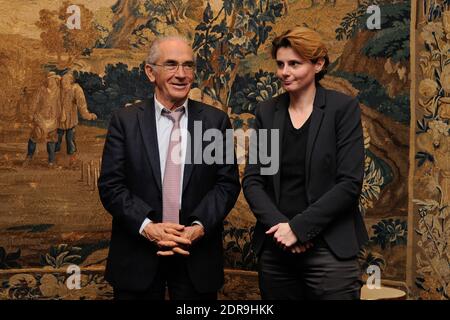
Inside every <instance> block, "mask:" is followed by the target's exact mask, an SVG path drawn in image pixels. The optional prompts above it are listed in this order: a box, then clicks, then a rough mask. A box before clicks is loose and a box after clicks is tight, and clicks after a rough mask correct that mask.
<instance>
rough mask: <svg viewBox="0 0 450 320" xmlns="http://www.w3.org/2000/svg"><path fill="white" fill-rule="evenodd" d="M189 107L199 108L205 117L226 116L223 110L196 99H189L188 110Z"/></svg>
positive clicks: (221, 117)
mask: <svg viewBox="0 0 450 320" xmlns="http://www.w3.org/2000/svg"><path fill="white" fill-rule="evenodd" d="M190 109H194V110H201V111H202V113H203V114H204V115H205V116H206V117H211V118H218V119H223V118H224V117H228V114H227V113H226V112H225V111H223V110H221V109H219V108H217V107H214V106H212V105H209V104H206V103H203V102H200V101H197V100H192V99H189V103H188V110H190ZM188 112H189V111H188Z"/></svg>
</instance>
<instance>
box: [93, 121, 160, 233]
mask: <svg viewBox="0 0 450 320" xmlns="http://www.w3.org/2000/svg"><path fill="white" fill-rule="evenodd" d="M126 161H127V159H126V155H125V133H124V129H123V125H122V124H121V121H120V119H119V117H118V115H117V113H114V114H113V116H112V118H111V121H110V125H109V129H108V133H107V136H106V141H105V146H104V149H103V157H102V167H101V173H100V177H99V179H98V190H99V195H100V200H101V202H102V204H103V206H104V207H105V209H106V210H107V211H108V212H109V213H110V214H111V215H112V216H113V218H114V219H117V220H118V221H119V222H120V224H121V225H123V226H124V227H125V228H126V229H127V230H128V231H129V232H131V233H133V234H135V235H139V229H140V227H141V225H142V223H143V222H144V220H145V218H146V217H147V215H148V213H150V212H152V211H154V210H153V209H152V208H151V207H150V206H149V205H148V204H147V203H146V202H144V201H143V200H142V199H140V198H139V197H138V196H136V195H135V194H133V193H132V192H131V191H130V190H129V189H128V187H127V183H126V180H127V178H126V168H125V164H126Z"/></svg>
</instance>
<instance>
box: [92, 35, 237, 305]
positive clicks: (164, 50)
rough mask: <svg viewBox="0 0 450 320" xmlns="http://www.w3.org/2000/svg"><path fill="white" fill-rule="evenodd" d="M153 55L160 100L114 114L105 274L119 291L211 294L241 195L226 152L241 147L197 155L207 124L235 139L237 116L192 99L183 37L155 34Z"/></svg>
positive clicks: (150, 71)
mask: <svg viewBox="0 0 450 320" xmlns="http://www.w3.org/2000/svg"><path fill="white" fill-rule="evenodd" d="M146 62H147V63H146V66H145V72H146V74H147V76H148V78H149V80H150V81H151V82H152V83H154V85H155V96H154V99H149V100H148V101H144V102H141V103H137V104H135V105H133V106H131V107H127V108H122V109H120V110H118V111H117V112H115V113H114V114H113V115H112V118H111V121H110V127H109V130H108V134H107V137H106V142H105V147H104V152H103V161H102V168H101V174H100V178H99V182H98V186H99V192H100V198H101V201H102V203H103V205H104V207H105V209H106V210H107V211H108V212H109V213H110V214H111V215H112V216H113V221H112V234H111V243H110V251H109V256H108V261H107V266H106V273H105V277H106V279H107V280H108V281H109V282H110V283H111V285H112V286H113V287H114V297H115V299H164V296H165V289H166V287H168V290H169V296H170V298H171V299H210V300H214V299H217V291H218V289H219V288H220V287H221V286H222V284H223V281H224V276H223V247H222V231H223V220H224V218H225V217H226V215H227V214H228V213H229V211H230V210H231V209H232V208H233V206H234V204H235V202H236V200H237V197H238V195H239V191H240V184H239V173H238V168H237V164H236V160H235V157H234V155H233V157H232V158H233V159H234V161H231V162H232V163H230V161H226V160H225V159H226V158H227V159H229V154H228V153H227V152H233V153H234V150H225V151H226V152H223V159H221V160H223V161H217V162H215V163H213V164H206V163H205V162H204V161H198V159H199V157H200V158H201V157H202V151H204V150H205V147H206V146H207V144H205V143H204V142H203V141H202V136H203V133H204V132H205V131H206V130H208V129H214V130H216V131H217V130H220V132H221V133H222V137H223V141H214V143H218V145H219V146H220V147H222V146H225V145H228V146H229V143H228V144H227V143H225V142H224V141H225V136H226V135H225V131H226V130H227V129H230V128H231V123H230V121H229V119H228V116H227V114H226V113H224V112H222V111H220V110H218V109H216V108H214V107H211V106H208V105H205V104H203V103H200V102H197V101H193V100H190V99H188V94H189V91H190V88H191V84H192V82H193V79H194V69H195V66H194V58H193V52H192V49H191V47H190V46H189V45H188V43H187V42H186V40H184V39H182V38H179V37H165V38H160V39H157V40H155V41H154V43H153V44H152V46H151V49H150V52H149V56H148V58H147V61H146ZM199 125H200V128H201V130H198V128H199ZM194 128H195V130H194ZM200 133H201V134H202V135H201V136H199V134H200ZM199 139H200V140H199ZM219 142H221V143H219ZM199 146H200V148H198V147H199ZM218 154H222V153H220V152H219V153H218ZM215 156H216V159H217V154H216V155H215ZM208 163H209V162H208Z"/></svg>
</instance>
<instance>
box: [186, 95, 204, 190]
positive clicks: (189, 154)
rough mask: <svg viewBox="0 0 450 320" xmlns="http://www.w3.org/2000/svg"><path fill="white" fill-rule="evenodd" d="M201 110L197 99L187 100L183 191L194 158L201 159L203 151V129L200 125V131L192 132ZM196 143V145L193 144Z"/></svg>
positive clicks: (199, 117)
mask: <svg viewBox="0 0 450 320" xmlns="http://www.w3.org/2000/svg"><path fill="white" fill-rule="evenodd" d="M202 111H203V105H202V104H201V103H198V102H197V101H194V100H191V99H189V100H188V124H187V129H188V132H189V136H190V139H188V141H187V144H186V160H185V161H186V162H185V164H184V173H183V192H184V190H185V189H186V186H187V185H188V182H189V179H190V178H191V175H192V171H193V170H194V165H195V163H196V162H197V161H196V159H201V156H202V152H203V131H204V128H203V126H202V131H201V132H194V122H195V121H202V117H201V112H202ZM194 133H195V134H197V135H198V134H201V136H195V135H194ZM195 144H197V145H195Z"/></svg>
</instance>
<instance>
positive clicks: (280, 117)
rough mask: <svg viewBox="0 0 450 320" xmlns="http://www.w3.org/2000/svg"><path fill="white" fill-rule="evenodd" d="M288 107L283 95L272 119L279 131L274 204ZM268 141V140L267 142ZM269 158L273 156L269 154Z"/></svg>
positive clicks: (274, 177) (278, 181) (278, 189)
mask: <svg viewBox="0 0 450 320" xmlns="http://www.w3.org/2000/svg"><path fill="white" fill-rule="evenodd" d="M288 107H289V94H287V93H285V94H282V95H281V96H280V99H278V102H277V104H276V105H275V115H274V119H273V127H272V128H273V129H279V130H280V132H279V141H278V146H279V154H278V155H279V157H280V159H279V168H278V171H277V173H276V174H275V175H274V176H273V186H274V191H275V200H276V203H277V204H279V202H280V179H281V155H282V154H283V151H282V146H283V133H284V124H285V120H286V113H287V109H288ZM269 141H270V140H269ZM271 153H272V152H271ZM271 156H273V155H272V154H271Z"/></svg>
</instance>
